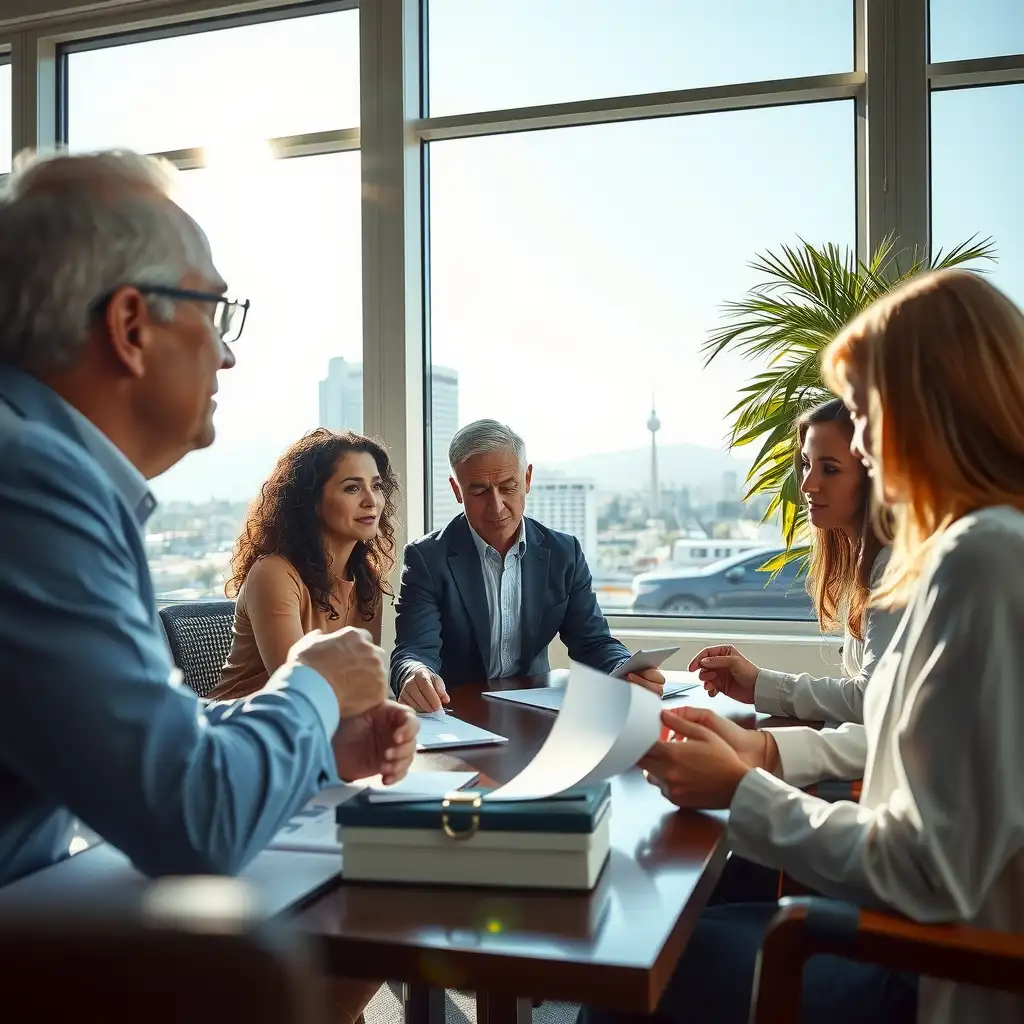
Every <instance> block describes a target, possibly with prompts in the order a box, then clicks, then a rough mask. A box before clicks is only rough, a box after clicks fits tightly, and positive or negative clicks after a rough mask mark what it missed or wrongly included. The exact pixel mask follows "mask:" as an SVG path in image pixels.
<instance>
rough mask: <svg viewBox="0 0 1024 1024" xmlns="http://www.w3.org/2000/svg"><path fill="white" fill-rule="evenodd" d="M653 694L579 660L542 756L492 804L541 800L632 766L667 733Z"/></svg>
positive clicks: (501, 789)
mask: <svg viewBox="0 0 1024 1024" xmlns="http://www.w3.org/2000/svg"><path fill="white" fill-rule="evenodd" d="M660 714H661V700H660V698H659V697H657V696H656V695H655V694H653V693H651V692H650V691H649V690H645V689H644V688H643V687H642V686H636V685H634V684H633V683H627V682H625V681H624V680H622V679H613V678H612V677H611V676H606V675H604V673H602V672H598V671H596V670H595V669H592V668H588V667H587V666H586V665H579V664H576V663H575V662H574V663H573V665H572V668H571V670H570V677H569V685H568V686H567V687H566V691H565V699H564V701H563V702H562V710H561V711H560V712H559V714H558V717H557V718H556V719H555V724H554V725H553V726H552V728H551V732H550V733H549V734H548V738H547V740H546V741H545V742H544V746H542V747H541V748H540V750H539V751H537V755H536V757H534V759H533V760H532V761H531V762H530V763H529V764H528V765H527V766H526V767H525V768H524V769H523V770H522V771H521V772H520V773H519V774H518V775H516V776H515V778H513V779H511V780H510V781H508V782H507V783H505V785H504V786H501V787H499V788H498V789H496V790H494V791H493V792H491V793H489V794H488V795H487V797H486V799H488V800H540V799H543V798H544V797H549V796H554V795H555V794H556V793H561V792H564V791H565V790H567V789H571V788H572V787H573V786H580V785H590V784H592V783H596V782H600V781H602V780H603V779H610V778H611V777H612V776H614V775H618V774H620V773H621V772H624V771H626V770H627V769H629V768H632V767H633V765H635V764H636V762H637V761H638V760H639V759H640V758H641V757H643V755H644V754H645V753H647V751H648V750H650V748H651V747H652V746H653V745H654V743H655V741H656V740H657V739H658V735H659V733H660V731H661V723H660Z"/></svg>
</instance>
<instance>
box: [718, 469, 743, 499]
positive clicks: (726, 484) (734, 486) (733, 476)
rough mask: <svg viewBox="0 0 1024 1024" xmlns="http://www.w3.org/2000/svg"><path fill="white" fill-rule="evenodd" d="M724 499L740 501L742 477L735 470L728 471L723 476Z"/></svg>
mask: <svg viewBox="0 0 1024 1024" xmlns="http://www.w3.org/2000/svg"><path fill="white" fill-rule="evenodd" d="M722 499H723V500H724V501H739V499H740V477H739V473H737V472H736V471H735V470H733V469H727V470H726V471H725V472H724V473H723V474H722Z"/></svg>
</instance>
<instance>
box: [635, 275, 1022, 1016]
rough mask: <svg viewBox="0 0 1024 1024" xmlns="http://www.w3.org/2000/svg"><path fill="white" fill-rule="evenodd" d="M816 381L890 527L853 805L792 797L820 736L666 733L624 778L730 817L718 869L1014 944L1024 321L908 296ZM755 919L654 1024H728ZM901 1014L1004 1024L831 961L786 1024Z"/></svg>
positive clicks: (754, 942) (974, 286)
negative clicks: (729, 862) (765, 872)
mask: <svg viewBox="0 0 1024 1024" xmlns="http://www.w3.org/2000/svg"><path fill="white" fill-rule="evenodd" d="M824 371H825V375H826V379H827V380H828V382H829V385H830V386H831V387H833V389H834V390H835V391H836V392H837V393H839V394H841V395H842V396H843V400H844V402H845V403H846V405H847V407H848V408H849V409H850V412H851V415H852V417H853V420H854V424H855V430H854V449H855V451H856V452H857V453H858V454H859V455H860V457H861V458H863V459H864V461H865V462H866V464H867V465H868V467H869V470H870V472H871V473H872V476H873V478H874V485H875V488H876V492H877V493H878V494H879V496H880V497H882V498H883V499H884V500H885V502H886V503H887V504H889V505H890V506H891V507H892V508H893V509H894V510H895V517H896V530H895V539H894V542H893V550H892V557H891V559H890V561H889V565H888V567H887V568H886V571H885V574H884V576H883V578H882V580H881V582H880V584H879V587H878V589H877V591H876V593H875V594H874V595H873V597H872V603H873V604H877V605H878V606H879V607H883V608H888V609H891V610H898V609H905V612H904V615H903V618H902V621H901V622H900V625H899V627H898V628H897V630H896V634H895V636H894V638H893V642H892V644H891V645H890V647H889V649H888V650H887V651H886V653H885V655H883V657H882V658H881V660H880V661H879V663H878V665H877V667H876V668H875V671H874V674H873V676H872V679H871V685H870V687H869V688H868V690H867V694H866V699H865V704H864V726H863V729H864V730H865V733H866V736H867V751H868V752H869V757H868V758H867V759H866V762H865V764H864V766H863V767H864V769H865V776H864V778H865V783H864V791H863V794H862V796H861V800H860V803H859V804H854V803H845V802H839V803H832V804H829V803H826V802H824V801H822V800H819V799H818V798H816V797H813V796H811V795H809V794H807V793H804V792H801V790H800V789H798V788H796V787H798V786H805V785H807V784H809V783H812V782H816V781H819V778H818V777H815V776H813V775H810V774H808V773H807V772H806V771H805V769H806V767H807V765H808V764H813V763H815V762H816V759H817V762H818V763H820V761H821V758H820V757H818V756H817V755H815V754H814V753H813V752H814V751H815V750H823V751H825V755H826V756H827V752H828V750H829V748H830V747H831V746H832V744H833V743H834V733H833V732H832V731H830V730H824V731H822V732H816V731H815V730H813V729H800V728H796V729H780V730H778V731H774V732H769V731H764V732H760V733H758V732H749V731H746V730H743V729H741V728H739V727H738V726H736V725H735V724H734V723H730V722H727V721H725V720H723V719H721V718H719V717H718V716H717V715H714V714H712V713H710V712H707V711H700V710H697V709H690V710H689V711H686V712H684V713H683V714H674V713H672V712H665V713H663V716H662V717H663V720H664V722H665V724H666V725H668V726H669V727H670V728H672V729H674V730H675V731H676V732H677V734H678V736H679V737H681V738H683V739H685V740H686V741H687V742H685V743H682V742H666V743H658V744H656V745H655V746H654V747H653V748H652V749H651V751H650V752H649V753H648V755H647V756H646V757H645V758H644V759H643V760H642V761H641V765H642V766H643V767H644V768H645V769H646V770H647V772H648V775H649V778H650V780H651V781H652V782H654V783H655V784H657V785H658V786H660V788H661V789H662V791H663V792H664V793H665V794H666V795H667V796H668V797H669V799H671V800H672V801H673V802H674V803H676V804H678V805H679V806H682V807H707V808H712V807H728V808H729V809H730V812H731V813H730V816H729V843H730V846H731V848H732V849H733V850H735V851H736V852H737V853H738V854H740V855H741V856H744V857H747V858H750V859H752V860H755V861H758V862H759V863H762V864H765V865H769V866H772V867H775V868H781V869H783V870H785V871H786V872H787V873H788V874H789V875H791V876H793V877H794V878H795V879H796V880H797V881H800V882H802V883H803V884H805V885H807V886H810V887H812V888H813V889H816V890H818V891H820V892H822V893H824V894H826V895H828V896H832V897H836V898H839V899H843V900H848V901H850V902H853V903H856V904H859V905H862V906H867V907H888V908H892V909H893V910H896V911H898V912H900V913H902V914H905V915H907V916H909V917H911V918H913V919H915V920H917V921H924V922H939V921H951V922H969V923H971V924H975V925H978V926H981V927H984V928H991V929H995V930H998V931H1002V932H1009V933H1013V934H1018V935H1020V934H1024V900H1022V899H1021V894H1022V893H1024V787H1022V786H1021V779H1024V744H1022V743H1021V739H1020V738H1021V736H1022V735H1024V686H1022V685H1021V680H1020V676H1021V671H1022V669H1021V666H1022V665H1024V628H1022V623H1024V316H1022V314H1021V312H1020V310H1019V309H1017V307H1016V306H1015V305H1014V304H1013V303H1012V302H1011V301H1010V300H1009V299H1008V298H1007V297H1006V296H1005V295H1003V294H1002V293H1001V292H999V291H998V290H997V289H996V288H994V287H993V286H992V285H990V284H988V283H987V282H986V281H985V280H983V279H982V278H979V277H977V276H975V275H972V274H969V273H966V272H962V271H959V272H958V271H943V272H939V273H935V274H928V275H923V276H921V277H919V278H916V279H915V280H914V281H912V282H910V283H909V284H907V285H905V286H903V287H902V288H900V289H897V290H896V291H894V292H893V293H891V294H890V295H888V296H886V297H885V298H883V299H881V300H879V301H878V302H876V303H875V304H874V305H872V306H871V307H870V308H869V309H868V310H867V311H866V312H865V313H864V314H862V315H861V316H860V317H859V318H858V319H857V320H855V321H854V322H853V323H852V324H851V325H850V326H849V327H848V328H847V329H846V330H845V331H843V333H842V334H841V335H840V336H839V337H838V338H837V339H836V341H835V342H834V343H833V344H832V346H831V347H830V348H829V349H828V351H827V353H826V355H825V360H824ZM854 728H855V727H854ZM773 911H774V905H772V904H764V905H762V906H754V907H750V906H747V907H737V906H717V907H713V908H710V909H708V910H707V911H706V912H705V914H704V915H703V916H702V919H701V921H700V922H699V924H698V925H697V928H696V930H695V932H694V934H693V936H692V938H691V940H690V943H689V945H688V947H687V949H686V952H685V954H684V956H683V958H682V960H681V961H680V965H679V968H678V970H677V973H676V975H675V977H674V978H673V980H672V981H671V982H670V984H669V987H668V989H667V991H666V996H665V1002H664V1004H663V1010H664V1013H665V1014H667V1015H669V1016H678V1017H679V1018H683V1017H685V1019H686V1020H687V1021H688V1022H694V1021H701V1020H712V1019H713V1020H715V1021H720V1022H723V1024H727V1022H731V1021H737V1022H738V1021H743V1020H746V1016H747V1012H748V1006H749V1002H748V1001H749V996H750V987H751V980H752V975H753V969H754V960H755V957H756V953H757V949H758V946H759V944H760V941H761V936H762V934H763V932H764V928H765V926H766V924H767V922H768V920H769V919H770V917H771V915H772V913H773ZM915 988H916V989H917V993H916V994H915ZM915 1003H917V1010H916V1012H917V1020H918V1021H921V1022H925V1021H927V1022H928V1024H975V1022H977V1021H984V1022H985V1024H1011V1022H1013V1024H1019V1022H1020V1021H1022V1020H1024V999H1022V998H1021V997H1020V996H1017V995H1011V994H1008V993H1002V992H996V991H992V990H988V989H981V988H974V987H967V986H960V985H954V984H951V983H949V982H943V981H938V980H933V979H928V978H922V979H920V982H919V983H918V984H916V985H915V982H914V979H911V978H907V977H905V976H902V975H899V974H897V973H895V972H891V971H886V970H884V969H882V968H877V967H872V966H869V965H864V964H856V963H852V962H848V961H844V960H842V959H839V958H835V957H820V958H814V959H812V960H811V961H809V963H808V964H807V967H806V969H805V971H804V1012H805V1015H806V1017H805V1019H808V1018H809V1019H814V1020H818V1019H821V1020H828V1021H829V1022H830V1024H832V1022H839V1021H842V1022H847V1024H853V1022H865V1024H867V1022H870V1024H879V1022H882V1021H896V1020H899V1021H905V1020H912V1019H913V1012H914V1009H913V1007H914V1004H915Z"/></svg>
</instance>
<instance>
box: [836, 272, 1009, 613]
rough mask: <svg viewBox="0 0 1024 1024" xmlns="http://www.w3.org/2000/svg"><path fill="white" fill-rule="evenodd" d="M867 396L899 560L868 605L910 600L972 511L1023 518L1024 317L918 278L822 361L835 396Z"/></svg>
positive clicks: (984, 289) (977, 285) (939, 276)
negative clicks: (935, 554) (933, 558)
mask: <svg viewBox="0 0 1024 1024" xmlns="http://www.w3.org/2000/svg"><path fill="white" fill-rule="evenodd" d="M850 371H852V372H853V374H855V375H856V376H857V378H858V382H859V384H860V385H861V390H862V391H863V393H864V394H865V395H866V396H867V402H868V409H867V414H868V423H869V425H870V430H871V435H872V438H873V440H872V448H873V452H872V456H873V458H874V460H875V461H876V462H877V463H878V464H879V466H880V467H881V469H882V475H883V477H884V478H885V479H887V480H888V481H890V482H891V483H892V484H893V485H894V486H895V488H896V490H898V492H899V504H898V505H897V506H896V507H895V510H894V511H895V521H896V529H895V538H894V542H893V551H892V557H891V559H890V561H889V565H888V568H887V569H886V572H885V575H884V577H883V579H882V581H881V583H880V585H879V587H878V588H877V590H876V591H875V595H874V597H873V601H872V603H875V604H878V605H879V606H881V607H885V608H892V607H897V606H901V605H905V604H907V603H908V602H909V600H910V598H911V596H912V595H913V590H914V585H915V584H916V581H917V579H918V578H919V577H920V575H921V573H922V570H923V567H924V565H925V562H926V561H927V559H928V556H929V554H930V551H931V548H932V546H933V544H934V541H935V539H936V538H937V537H938V536H939V535H940V534H941V533H942V532H943V531H944V530H946V529H947V528H948V527H949V526H950V525H951V524H952V523H954V522H956V521H957V520H958V519H960V518H961V517H963V516H965V515H967V514H968V513H969V512H972V511H975V510H976V509H980V508H986V507H989V506H993V505H1011V506H1014V507H1016V508H1020V509H1024V314H1022V313H1021V311H1020V310H1019V309H1018V308H1017V307H1016V306H1015V305H1014V304H1013V302H1011V301H1010V299H1008V298H1007V297H1006V296H1005V295H1004V294H1003V293H1002V292H1001V291H999V290H998V289H997V288H995V287H994V286H993V285H991V284H989V283H988V282H987V281H986V280H984V279H983V278H981V277H979V276H978V275H976V274H973V273H970V272H968V271H963V270H943V271H936V272H934V273H929V274H922V275H921V276H920V277H916V278H914V279H913V280H912V281H909V282H907V283H906V284H904V285H902V286H901V287H899V288H897V289H895V290H893V291H892V292H890V293H889V294H888V295H886V296H884V297H882V298H881V299H878V300H877V301H876V302H874V303H873V304H872V305H871V306H869V307H868V308H867V309H866V310H865V311H864V312H863V313H861V314H860V316H858V317H857V318H856V319H855V320H854V321H853V322H852V323H850V325H849V326H848V327H846V328H845V330H844V331H843V332H842V333H841V334H840V335H839V336H838V337H837V338H836V339H835V341H833V342H832V344H831V345H830V346H829V347H828V348H827V349H826V351H825V354H824V357H823V360H822V373H823V376H824V378H825V382H826V383H827V384H828V386H829V387H830V388H832V390H833V391H835V392H836V393H837V394H838V393H840V392H841V391H843V390H844V388H846V387H847V375H848V373H849V372H850Z"/></svg>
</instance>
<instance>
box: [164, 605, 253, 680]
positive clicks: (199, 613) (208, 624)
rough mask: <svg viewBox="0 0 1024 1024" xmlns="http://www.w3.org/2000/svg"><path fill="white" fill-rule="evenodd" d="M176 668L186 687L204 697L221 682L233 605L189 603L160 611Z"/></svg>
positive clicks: (169, 606) (229, 646)
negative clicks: (183, 678)
mask: <svg viewBox="0 0 1024 1024" xmlns="http://www.w3.org/2000/svg"><path fill="white" fill-rule="evenodd" d="M160 620H161V621H162V622H163V624H164V632H165V633H166V634H167V644H168V646H169V647H170V649H171V658H172V659H173V660H174V664H175V665H177V666H178V668H180V669H181V673H182V675H183V676H184V677H185V683H186V684H187V685H188V686H190V687H191V688H192V689H193V690H195V692H196V693H198V694H199V696H200V697H205V696H206V695H207V694H208V693H209V692H210V691H211V690H212V689H213V688H214V687H215V686H216V685H217V683H218V682H219V681H220V670H221V668H223V666H224V659H225V658H227V656H228V651H229V650H230V648H231V634H232V629H233V627H234V622H235V602H234V601H189V602H186V603H184V604H170V605H168V606H167V607H166V608H161V609H160Z"/></svg>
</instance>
